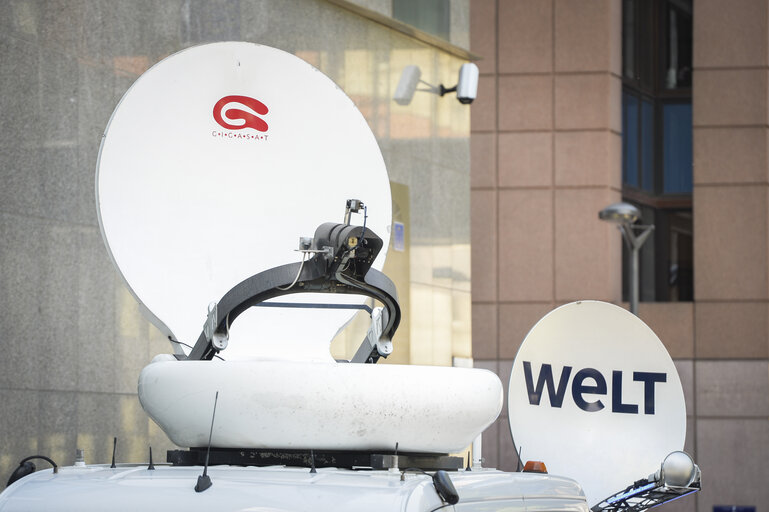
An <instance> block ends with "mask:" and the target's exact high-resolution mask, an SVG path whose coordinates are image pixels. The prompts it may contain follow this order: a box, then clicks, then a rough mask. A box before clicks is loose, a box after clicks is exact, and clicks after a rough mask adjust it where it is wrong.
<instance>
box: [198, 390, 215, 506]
mask: <svg viewBox="0 0 769 512" xmlns="http://www.w3.org/2000/svg"><path fill="white" fill-rule="evenodd" d="M218 401H219V392H218V391H217V392H216V397H214V413H213V414H212V415H211V430H210V431H209V432H208V449H206V464H205V466H203V474H202V475H200V476H199V477H198V483H197V484H195V492H203V491H205V490H206V489H208V488H209V487H211V486H212V485H213V484H212V483H211V478H210V477H209V476H208V456H209V455H211V438H212V437H213V435H214V419H215V418H216V403H217V402H218Z"/></svg>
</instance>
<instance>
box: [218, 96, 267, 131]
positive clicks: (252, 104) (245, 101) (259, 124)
mask: <svg viewBox="0 0 769 512" xmlns="http://www.w3.org/2000/svg"><path fill="white" fill-rule="evenodd" d="M228 103H240V104H241V105H243V106H245V107H248V108H249V109H251V110H253V111H254V112H256V113H257V114H261V115H265V114H267V112H269V109H268V108H267V105H265V104H264V103H262V102H261V101H259V100H256V99H254V98H249V97H248V96H237V95H235V96H225V97H224V98H222V99H220V100H219V101H217V102H216V105H214V119H215V120H216V122H217V123H219V124H220V125H221V126H222V127H224V128H227V129H228V130H242V129H243V128H253V129H254V130H256V131H258V132H266V131H267V123H265V122H264V120H263V119H261V118H259V117H257V116H255V115H254V114H252V113H251V112H246V111H245V110H242V109H240V108H237V106H236V105H231V106H230V107H229V108H227V109H225V108H224V107H225V106H226V105H227V104H228ZM238 120H241V121H243V124H231V123H229V122H228V121H238Z"/></svg>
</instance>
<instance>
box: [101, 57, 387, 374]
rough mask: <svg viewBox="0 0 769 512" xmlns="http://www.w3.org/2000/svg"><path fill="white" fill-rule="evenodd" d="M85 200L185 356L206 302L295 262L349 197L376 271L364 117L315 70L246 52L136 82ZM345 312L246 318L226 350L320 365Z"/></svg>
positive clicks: (381, 209) (383, 218)
mask: <svg viewBox="0 0 769 512" xmlns="http://www.w3.org/2000/svg"><path fill="white" fill-rule="evenodd" d="M96 195H97V205H98V210H99V222H100V225H101V229H102V233H103V236H104V240H105V242H106V244H107V247H108V250H109V253H110V255H111V257H112V259H113V261H114V263H115V265H116V266H117V267H118V269H119V271H120V273H121V274H122V276H123V278H124V280H125V282H126V284H127V285H128V287H129V288H130V290H131V291H132V293H133V294H134V295H135V297H136V299H137V300H138V301H139V302H140V303H141V304H142V306H144V308H146V310H148V313H149V314H148V316H149V317H150V319H151V320H152V321H153V322H154V323H155V325H156V326H158V327H159V328H160V329H161V331H163V332H164V333H165V334H167V335H170V336H173V337H174V338H175V339H178V340H179V341H182V342H184V343H187V344H190V345H192V344H194V343H195V341H196V340H197V338H198V336H199V335H200V333H201V331H202V329H203V325H204V322H205V319H206V313H207V307H208V305H209V303H210V302H212V301H218V300H220V298H221V297H222V296H223V295H224V294H225V293H226V292H227V291H228V290H230V289H231V288H232V287H233V286H235V285H236V284H237V283H239V282H240V281H242V280H243V279H245V278H247V277H249V276H251V275H254V274H256V273H258V272H260V271H263V270H266V269H268V268H271V267H274V266H277V265H282V264H285V263H292V262H295V261H299V260H300V259H301V257H300V254H299V253H298V252H295V249H297V248H298V245H299V237H300V236H308V237H311V236H312V235H313V234H314V231H315V228H316V227H317V226H318V225H319V224H321V223H323V222H342V221H343V216H344V207H345V201H346V200H347V199H353V198H354V199H360V200H362V201H363V202H364V203H365V204H366V206H367V211H368V219H367V222H366V226H367V228H369V229H371V230H373V231H374V232H375V233H376V234H377V235H379V236H380V237H381V238H382V239H383V240H384V248H383V250H382V252H381V253H380V255H379V257H378V258H377V260H376V262H375V264H374V268H377V269H381V267H382V264H383V262H384V258H385V254H386V251H387V246H388V241H389V237H390V233H389V230H390V222H391V202H390V187H389V181H388V177H387V171H386V169H385V166H384V162H383V160H382V156H381V153H380V151H379V147H378V146H377V142H376V140H375V138H374V135H373V134H372V133H371V130H370V129H369V127H368V125H367V123H366V120H365V119H364V118H363V116H362V115H361V113H360V112H359V111H358V109H357V108H356V107H355V105H354V104H353V102H352V101H351V100H350V99H349V98H348V97H347V96H346V95H345V94H344V92H342V90H341V89H339V88H338V87H337V86H336V85H335V84H334V83H333V82H332V81H331V80H330V79H329V78H328V77H326V76H325V75H323V73H321V72H319V71H318V70H317V69H315V68H313V67H312V66H310V65H309V64H307V63H306V62H304V61H302V60H301V59H299V58H297V57H295V56H293V55H290V54H288V53H285V52H283V51H280V50H276V49H273V48H269V47H265V46H260V45H256V44H251V43H236V42H226V43H214V44H208V45H203V46H197V47H193V48H189V49H186V50H183V51H181V52H179V53H176V54H174V55H172V56H170V57H168V58H166V59H165V60H163V61H161V62H160V63H158V64H156V65H155V66H153V67H152V68H151V69H150V70H148V71H147V72H146V73H144V74H143V75H142V76H141V77H140V78H139V79H138V80H137V81H136V83H134V84H133V85H132V86H131V88H130V89H129V90H128V92H126V94H125V96H124V97H123V99H122V100H121V102H120V104H119V105H118V106H117V108H116V109H115V112H114V113H113V115H112V118H111V119H110V122H109V125H108V127H107V129H106V131H105V134H104V138H103V141H102V146H101V150H100V154H99V161H98V165H97V187H96ZM352 220H353V223H355V224H359V225H360V224H362V223H363V216H362V215H359V216H356V215H353V219H352ZM329 298H330V296H328V295H295V296H292V297H284V298H281V299H280V301H290V300H293V301H300V302H313V301H316V302H329ZM331 299H333V301H335V302H340V301H351V300H352V301H353V302H355V303H361V302H363V299H362V298H361V297H357V296H356V297H349V296H347V297H344V296H343V297H331ZM352 314H353V313H352V312H350V311H349V310H342V311H339V310H335V311H330V310H312V309H311V310H307V309H303V310H293V309H275V308H251V309H250V310H248V311H247V312H246V313H244V314H243V315H241V317H239V318H238V320H237V322H236V323H235V324H234V325H233V328H232V331H231V333H230V334H231V335H230V344H229V348H227V350H226V352H225V353H224V355H226V358H227V359H228V360H232V359H248V358H251V357H254V356H256V355H258V356H260V357H273V358H280V359H304V360H330V358H331V356H330V355H329V352H328V345H329V342H330V340H331V338H332V337H333V336H334V334H335V333H336V332H337V330H338V329H339V328H340V327H341V326H342V325H344V323H345V322H346V321H347V320H348V319H349V318H350V317H351V316H352ZM185 351H188V350H185Z"/></svg>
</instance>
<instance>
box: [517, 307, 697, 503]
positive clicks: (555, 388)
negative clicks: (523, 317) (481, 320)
mask: <svg viewBox="0 0 769 512" xmlns="http://www.w3.org/2000/svg"><path fill="white" fill-rule="evenodd" d="M508 413H509V422H510V430H511V432H512V434H513V441H514V443H515V448H516V450H520V452H521V458H522V459H523V460H524V461H525V460H541V461H544V462H545V464H546V465H547V468H548V471H549V472H550V473H552V474H556V475H563V476H568V477H571V478H574V479H575V480H577V481H578V482H579V483H580V484H581V485H582V487H583V488H584V491H585V495H586V496H587V501H588V504H590V505H591V506H592V505H595V504H596V503H599V502H600V501H601V500H602V499H604V498H606V497H607V496H610V495H611V494H613V493H615V492H617V491H619V490H621V489H623V488H625V487H627V486H628V485H630V484H632V483H633V482H634V481H636V480H638V479H640V478H644V477H646V476H647V475H649V474H650V473H653V472H654V471H656V470H657V469H659V467H660V463H661V462H662V461H663V460H664V459H665V457H666V456H667V455H668V454H669V453H670V452H673V451H675V450H681V449H683V446H684V441H685V437H686V408H685V404H684V395H683V389H682V388H681V381H680V379H679V377H678V373H677V371H676V368H675V366H674V364H673V361H672V360H671V358H670V356H669V355H668V353H667V351H666V350H665V347H664V346H663V345H662V343H661V342H660V340H659V338H657V336H656V335H655V334H654V332H652V330H651V329H650V328H649V327H648V326H647V325H646V324H645V323H643V322H642V321H641V320H640V319H639V318H638V317H636V316H635V315H633V314H631V313H629V312H628V311H626V310H624V309H622V308H620V307H618V306H615V305H613V304H607V303H604V302H597V301H582V302H574V303H571V304H566V305H565V306H561V307H559V308H557V309H555V310H553V311H552V312H550V313H549V314H548V315H546V316H545V317H544V318H542V319H541V320H540V321H539V322H538V323H537V324H536V325H535V326H534V327H533V328H532V329H531V331H530V332H529V334H528V335H527V336H526V339H525V340H524V342H523V344H522V345H521V348H520V349H519V351H518V354H517V355H516V357H515V361H514V362H513V369H512V372H511V375H510V385H509V389H508Z"/></svg>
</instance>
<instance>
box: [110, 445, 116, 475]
mask: <svg viewBox="0 0 769 512" xmlns="http://www.w3.org/2000/svg"><path fill="white" fill-rule="evenodd" d="M115 452H117V437H113V438H112V464H111V465H110V468H112V469H115V468H116V467H117V466H116V465H115Z"/></svg>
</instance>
